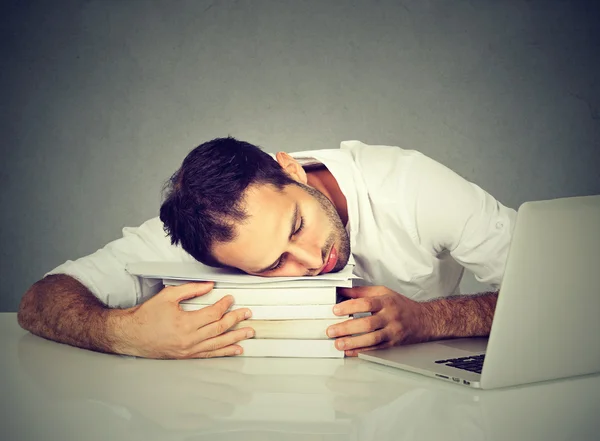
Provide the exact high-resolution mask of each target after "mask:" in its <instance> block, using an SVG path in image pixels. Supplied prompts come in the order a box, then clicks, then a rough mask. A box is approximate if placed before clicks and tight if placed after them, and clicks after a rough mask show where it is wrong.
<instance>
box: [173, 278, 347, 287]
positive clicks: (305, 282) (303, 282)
mask: <svg viewBox="0 0 600 441" xmlns="http://www.w3.org/2000/svg"><path fill="white" fill-rule="evenodd" d="M248 277H255V276H248ZM315 277H318V276H314V277H312V278H309V277H305V278H302V279H297V280H281V281H277V280H273V281H269V282H264V283H257V282H253V283H251V284H244V283H238V282H215V288H219V289H225V288H226V289H239V288H246V287H252V288H261V289H276V288H279V289H281V288H326V287H340V288H352V280H354V279H356V277H353V278H352V279H345V280H327V279H317V278H315ZM281 278H283V277H273V279H281ZM262 279H267V280H268V278H266V277H263V278H262ZM162 281H163V285H165V286H178V285H183V284H184V283H190V282H197V281H198V280H190V279H169V278H162Z"/></svg>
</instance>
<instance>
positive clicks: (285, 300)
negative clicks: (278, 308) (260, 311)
mask: <svg viewBox="0 0 600 441" xmlns="http://www.w3.org/2000/svg"><path fill="white" fill-rule="evenodd" d="M226 295H232V296H233V298H234V299H235V303H236V304H243V305H265V306H267V305H333V304H335V302H336V288H335V287H334V286H332V287H321V288H255V287H254V286H253V287H251V288H241V287H237V288H232V289H225V288H214V289H213V290H212V291H210V292H209V293H207V294H204V295H202V296H198V297H194V298H193V299H189V300H186V301H185V303H187V304H195V305H212V304H214V303H216V302H217V301H218V300H220V299H222V298H223V297H225V296H226Z"/></svg>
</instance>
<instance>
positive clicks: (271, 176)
mask: <svg viewBox="0 0 600 441" xmlns="http://www.w3.org/2000/svg"><path fill="white" fill-rule="evenodd" d="M292 183H295V181H294V180H293V179H291V178H290V177H289V176H288V175H287V174H286V173H285V172H284V170H283V169H282V168H281V166H280V165H279V164H278V163H277V162H276V161H275V160H274V159H273V158H272V157H271V156H270V155H269V154H267V153H265V152H263V151H262V150H261V149H260V148H259V147H257V146H255V145H252V144H249V143H247V142H243V141H238V140H237V139H235V138H232V137H228V138H217V139H213V140H212V141H208V142H205V143H204V144H201V145H199V146H198V147H196V148H195V149H194V150H192V151H191V152H190V153H189V154H188V155H187V156H186V157H185V159H184V160H183V163H182V165H181V168H180V169H179V170H177V171H176V172H175V174H173V176H172V177H171V179H169V181H167V183H166V184H165V188H164V190H163V191H164V193H165V195H166V197H165V199H164V202H163V203H162V205H161V207H160V220H161V221H162V222H163V224H164V230H165V232H166V233H167V234H168V235H169V236H170V237H171V243H172V244H173V245H178V244H181V247H182V248H183V249H184V250H185V251H187V252H188V253H189V254H190V255H192V257H194V259H196V260H198V261H200V262H202V263H204V264H205V265H210V266H216V267H222V266H224V265H223V264H221V263H220V262H218V261H217V259H216V258H215V257H214V256H213V255H212V252H211V250H212V246H213V245H214V244H215V243H217V242H228V241H230V240H233V239H234V238H235V231H234V228H233V224H234V222H241V221H243V220H244V219H246V217H247V214H246V211H245V209H244V206H243V202H244V191H245V190H246V188H247V187H248V186H250V185H252V184H271V185H273V186H275V187H276V188H277V189H279V190H281V189H283V188H284V187H285V186H286V185H288V184H292Z"/></svg>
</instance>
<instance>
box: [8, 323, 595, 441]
mask: <svg viewBox="0 0 600 441" xmlns="http://www.w3.org/2000/svg"><path fill="white" fill-rule="evenodd" d="M0 352H1V354H2V356H1V357H0V367H1V369H0V372H1V373H2V375H1V377H0V396H1V400H2V412H0V438H1V439H3V440H44V441H54V440H56V441H58V440H60V441H69V440H78V441H79V440H83V439H85V440H108V439H110V440H128V441H132V440H144V441H148V440H155V439H156V440H161V441H165V440H175V439H177V440H204V439H206V440H211V441H212V440H229V439H244V440H246V441H248V440H260V441H264V440H277V441H281V440H322V441H324V440H360V441H367V440H377V441H384V440H394V441H398V440H443V441H451V440H461V441H468V440H478V441H480V440H544V441H548V440H592V439H598V436H599V435H598V434H600V376H599V375H593V376H586V377H580V378H575V379H569V380H562V381H554V382H546V383H540V384H537V385H530V386H523V387H516V388H509V389H501V390H495V391H478V390H471V389H468V388H464V387H462V386H457V385H453V384H450V383H445V382H443V381H439V380H435V379H430V378H427V377H422V376H420V375H416V374H411V373H408V372H402V371H399V370H395V369H392V368H388V367H385V366H379V365H375V364H371V363H369V362H366V361H363V360H359V359H356V358H352V359H345V360H307V359H250V358H248V359H244V358H223V359H211V360H146V359H136V358H131V357H121V356H116V355H109V354H100V353H95V352H90V351H85V350H82V349H76V348H72V347H69V346H65V345H61V344H57V343H54V342H50V341H46V340H44V339H41V338H38V337H35V336H33V335H31V334H29V333H27V332H25V331H23V330H22V329H21V328H20V327H19V326H18V324H17V321H16V314H12V313H4V314H0Z"/></svg>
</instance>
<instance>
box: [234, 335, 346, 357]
mask: <svg viewBox="0 0 600 441" xmlns="http://www.w3.org/2000/svg"><path fill="white" fill-rule="evenodd" d="M237 344H238V345H240V346H241V347H242V348H243V349H244V352H243V353H242V354H241V355H238V357H292V358H293V357H299V358H343V357H344V351H340V350H338V349H336V347H335V346H334V340H332V339H329V340H292V339H273V340H270V339H255V338H251V339H249V340H242V341H240V342H238V343H237Z"/></svg>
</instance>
